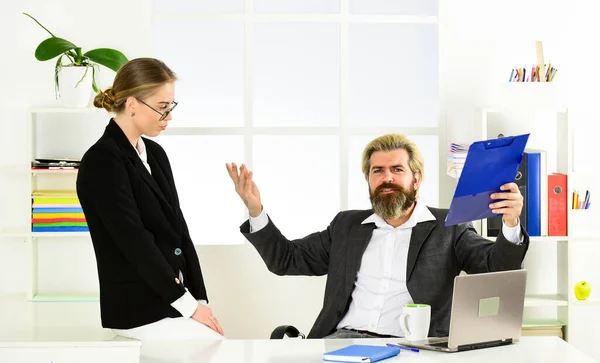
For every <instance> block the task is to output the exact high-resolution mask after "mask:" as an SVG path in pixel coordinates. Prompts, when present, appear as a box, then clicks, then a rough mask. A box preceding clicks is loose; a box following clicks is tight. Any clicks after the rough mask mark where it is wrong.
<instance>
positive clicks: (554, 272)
mask: <svg viewBox="0 0 600 363" xmlns="http://www.w3.org/2000/svg"><path fill="white" fill-rule="evenodd" d="M536 86H539V85H536ZM476 120H478V122H477V125H476V127H477V134H478V135H479V137H480V138H481V139H491V138H496V137H498V136H499V134H503V135H506V136H508V135H518V134H524V133H530V138H529V141H528V144H527V148H528V149H538V150H544V151H546V154H547V155H546V156H547V158H546V171H547V174H552V173H561V174H566V175H567V189H568V193H567V196H568V199H567V235H566V236H544V235H542V236H536V237H531V239H530V248H529V250H528V252H527V256H526V258H525V261H524V268H526V269H527V270H528V281H527V292H526V299H525V313H524V322H523V326H524V329H525V327H526V328H527V329H528V331H529V333H530V334H533V335H535V334H536V333H535V331H536V329H538V328H539V329H540V331H543V330H544V327H545V326H554V327H560V326H562V330H561V331H564V336H563V339H565V340H567V341H568V342H570V343H571V344H573V345H574V346H575V347H577V348H579V349H581V350H583V351H585V352H586V353H588V354H590V355H592V356H599V355H600V347H598V345H597V344H595V343H594V344H592V342H591V340H590V339H589V336H596V337H597V336H600V318H599V317H600V264H598V261H596V260H595V259H594V256H600V232H599V231H598V228H597V227H596V225H597V223H598V222H597V221H600V213H598V210H597V208H596V209H594V207H593V206H592V207H591V208H590V209H580V210H577V209H572V208H571V207H572V202H573V193H572V192H573V190H574V189H576V190H580V191H581V190H583V191H585V190H590V191H591V192H592V194H593V195H594V196H595V195H597V194H600V190H598V189H600V188H599V186H600V176H599V175H598V174H597V173H595V172H590V171H588V170H585V167H586V166H585V165H581V166H579V167H578V169H575V165H574V155H575V153H576V152H577V147H576V146H577V145H576V143H575V139H574V127H575V126H574V125H573V122H572V121H571V120H570V119H569V111H568V109H566V108H556V109H553V108H549V107H548V105H547V104H545V105H544V106H540V105H537V106H519V107H514V108H512V107H508V108H506V107H505V108H483V109H480V110H477V111H476ZM589 168H590V169H592V168H593V166H591V165H590V166H589ZM544 177H546V176H542V178H544ZM542 189H543V188H542ZM546 193H547V189H546V190H541V198H542V206H544V199H545V201H546V203H547V198H548V197H547V194H546ZM546 208H547V204H546ZM542 216H543V214H542ZM478 227H479V228H478V229H479V230H480V232H481V234H482V236H484V237H487V235H486V234H487V225H486V221H485V220H482V221H481V222H480V223H479V226H478ZM490 239H492V240H494V239H495V238H494V237H490ZM582 280H585V281H587V282H589V283H590V284H591V286H592V294H591V296H590V297H589V298H588V300H585V301H579V300H577V299H576V298H575V295H574V292H573V290H574V286H575V284H576V283H577V282H578V281H582ZM594 290H596V291H594ZM590 320H591V321H590ZM539 322H543V324H541V323H539Z"/></svg>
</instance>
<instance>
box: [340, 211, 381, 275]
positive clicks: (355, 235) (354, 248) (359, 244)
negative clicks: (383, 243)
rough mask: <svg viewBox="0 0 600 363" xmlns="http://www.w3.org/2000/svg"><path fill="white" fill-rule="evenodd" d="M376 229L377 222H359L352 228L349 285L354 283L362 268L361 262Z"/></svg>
mask: <svg viewBox="0 0 600 363" xmlns="http://www.w3.org/2000/svg"><path fill="white" fill-rule="evenodd" d="M374 229H375V223H367V224H359V225H355V226H353V227H352V229H351V230H350V240H349V242H348V254H347V258H348V263H347V266H348V269H349V271H348V274H347V275H346V276H347V277H348V278H350V279H351V280H350V281H349V282H348V284H349V285H353V284H354V280H355V279H356V274H357V273H358V270H359V268H360V262H361V260H362V256H363V254H364V253H365V250H366V249H367V245H368V244H369V241H370V240H371V236H372V235H373V230H374Z"/></svg>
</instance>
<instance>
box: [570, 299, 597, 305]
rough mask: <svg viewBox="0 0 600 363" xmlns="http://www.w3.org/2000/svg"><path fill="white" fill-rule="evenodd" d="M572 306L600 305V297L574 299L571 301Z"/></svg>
mask: <svg viewBox="0 0 600 363" xmlns="http://www.w3.org/2000/svg"><path fill="white" fill-rule="evenodd" d="M569 305H571V306H600V298H592V299H587V300H577V299H573V300H571V301H569Z"/></svg>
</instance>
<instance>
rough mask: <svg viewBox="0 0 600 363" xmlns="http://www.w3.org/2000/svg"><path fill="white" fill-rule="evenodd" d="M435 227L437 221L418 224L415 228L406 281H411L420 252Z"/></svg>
mask: <svg viewBox="0 0 600 363" xmlns="http://www.w3.org/2000/svg"><path fill="white" fill-rule="evenodd" d="M434 227H435V221H426V222H421V223H417V225H416V226H414V227H413V229H412V233H411V236H410V245H409V247H408V259H407V261H406V281H408V280H410V275H411V274H412V272H413V270H414V268H415V263H416V262H417V257H418V256H419V251H420V250H421V247H422V246H423V243H424V242H425V240H426V239H427V237H429V234H430V233H431V231H432V230H433V228H434Z"/></svg>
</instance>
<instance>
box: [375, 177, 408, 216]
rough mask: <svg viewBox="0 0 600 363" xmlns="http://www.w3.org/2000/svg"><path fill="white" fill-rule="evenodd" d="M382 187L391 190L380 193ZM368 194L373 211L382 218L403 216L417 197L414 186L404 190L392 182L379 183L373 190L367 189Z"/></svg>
mask: <svg viewBox="0 0 600 363" xmlns="http://www.w3.org/2000/svg"><path fill="white" fill-rule="evenodd" d="M382 189H390V190H392V192H391V193H382V192H381V190H382ZM369 194H370V197H371V205H372V206H373V211H374V212H375V214H377V215H378V216H380V217H381V218H383V219H398V218H400V217H402V216H404V214H406V212H407V211H408V209H409V208H410V207H411V206H412V205H413V203H414V202H415V200H416V199H417V191H416V190H415V189H414V187H412V186H411V187H409V190H405V189H404V188H402V187H401V186H400V185H397V184H393V183H384V184H381V185H380V186H378V187H377V188H375V191H373V192H371V191H370V190H369Z"/></svg>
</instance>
